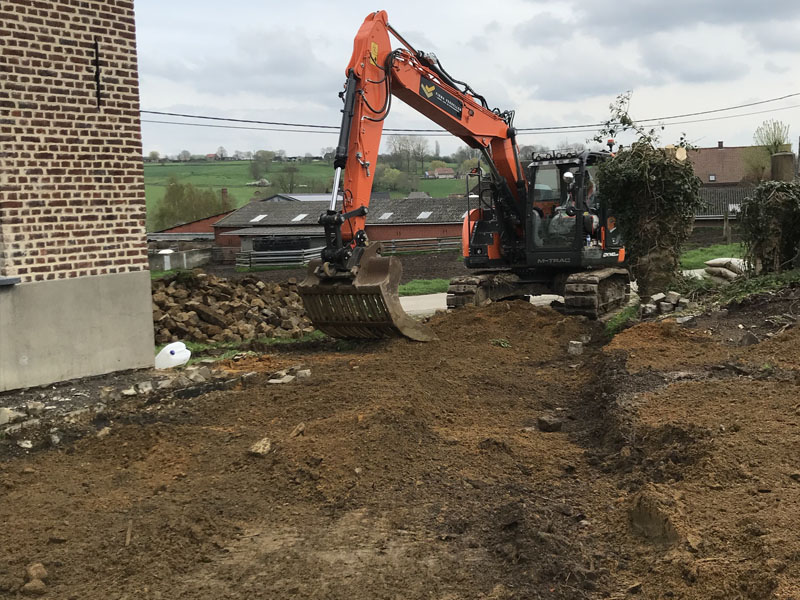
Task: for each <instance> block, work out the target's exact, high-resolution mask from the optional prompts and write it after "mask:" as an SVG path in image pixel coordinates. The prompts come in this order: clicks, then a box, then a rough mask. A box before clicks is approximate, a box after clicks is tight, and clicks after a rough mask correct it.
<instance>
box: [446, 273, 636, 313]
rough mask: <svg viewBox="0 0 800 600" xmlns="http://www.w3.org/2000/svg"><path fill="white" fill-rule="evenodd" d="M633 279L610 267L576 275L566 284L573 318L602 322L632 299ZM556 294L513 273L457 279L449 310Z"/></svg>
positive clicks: (453, 281) (565, 307) (567, 303)
mask: <svg viewBox="0 0 800 600" xmlns="http://www.w3.org/2000/svg"><path fill="white" fill-rule="evenodd" d="M630 292H631V285H630V276H629V274H628V271H627V270H626V269H619V268H607V269H598V270H596V271H582V272H580V273H572V274H571V275H569V277H567V278H566V280H565V281H564V289H563V292H562V294H563V296H564V304H563V307H561V306H560V305H559V310H563V312H564V313H566V314H569V315H584V316H586V317H589V318H590V319H601V318H603V317H604V316H605V315H607V314H608V313H609V312H611V311H614V310H615V309H617V308H619V307H622V306H624V305H625V304H627V302H628V300H629V299H630ZM546 293H554V290H553V289H548V287H547V286H544V285H543V284H541V283H532V282H524V281H522V280H520V278H519V277H517V276H516V275H514V274H512V273H498V274H480V275H468V276H464V277H455V278H453V279H451V280H450V286H449V287H448V289H447V308H460V307H462V306H471V305H475V306H481V305H483V304H485V303H486V302H487V301H489V300H504V299H510V298H522V297H524V296H527V295H536V294H546Z"/></svg>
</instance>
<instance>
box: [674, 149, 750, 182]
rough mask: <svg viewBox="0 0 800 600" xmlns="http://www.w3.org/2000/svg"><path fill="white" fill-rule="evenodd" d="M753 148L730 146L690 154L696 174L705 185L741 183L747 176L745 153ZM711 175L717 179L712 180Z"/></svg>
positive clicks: (698, 150)
mask: <svg viewBox="0 0 800 600" xmlns="http://www.w3.org/2000/svg"><path fill="white" fill-rule="evenodd" d="M751 148H752V146H730V147H723V148H698V149H697V150H692V151H690V152H689V160H691V161H692V166H693V167H694V174H695V175H697V176H698V177H699V178H700V180H701V181H702V182H703V183H704V184H708V183H712V184H713V183H728V184H730V183H740V182H741V181H742V180H743V179H744V178H745V176H746V175H747V167H746V163H745V161H744V156H745V153H746V152H747V151H748V150H750V149H751ZM711 175H713V176H715V179H714V180H713V181H712V180H711V177H710V176H711Z"/></svg>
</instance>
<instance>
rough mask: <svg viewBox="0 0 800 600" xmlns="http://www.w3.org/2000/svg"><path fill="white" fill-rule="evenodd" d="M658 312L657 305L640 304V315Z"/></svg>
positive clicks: (648, 315)
mask: <svg viewBox="0 0 800 600" xmlns="http://www.w3.org/2000/svg"><path fill="white" fill-rule="evenodd" d="M657 312H658V307H657V306H656V305H655V304H643V305H642V316H643V317H652V316H653V315H655V314H656V313H657Z"/></svg>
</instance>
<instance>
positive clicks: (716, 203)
mask: <svg viewBox="0 0 800 600" xmlns="http://www.w3.org/2000/svg"><path fill="white" fill-rule="evenodd" d="M752 194H753V188H752V187H719V188H709V187H704V188H702V189H701V190H700V197H701V198H702V199H703V203H704V205H703V206H702V207H701V208H699V209H698V210H697V212H695V219H700V220H704V219H722V218H724V217H725V214H726V212H727V214H728V218H729V219H731V220H733V219H736V218H737V216H738V214H739V211H740V210H741V206H742V202H743V201H744V199H745V198H747V197H748V196H750V195H752Z"/></svg>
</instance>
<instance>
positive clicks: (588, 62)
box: [519, 54, 651, 102]
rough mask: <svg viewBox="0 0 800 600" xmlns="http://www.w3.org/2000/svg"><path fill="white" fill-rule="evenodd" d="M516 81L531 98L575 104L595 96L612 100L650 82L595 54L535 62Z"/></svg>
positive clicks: (648, 77) (642, 76)
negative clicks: (524, 86) (527, 90)
mask: <svg viewBox="0 0 800 600" xmlns="http://www.w3.org/2000/svg"><path fill="white" fill-rule="evenodd" d="M519 81H520V82H521V83H522V84H523V85H527V88H528V89H529V90H530V93H529V95H530V97H531V98H536V99H540V100H548V101H560V102H576V101H579V100H584V99H586V98H592V97H596V96H605V97H607V98H611V97H614V96H616V95H617V94H620V93H622V92H624V91H626V90H630V89H635V88H637V87H639V86H643V85H648V84H649V83H650V82H651V78H650V76H649V75H648V74H647V73H642V72H638V71H634V70H632V69H629V68H625V67H622V66H620V65H619V64H618V63H617V62H616V61H615V60H614V59H612V58H611V57H608V56H602V55H599V54H594V55H568V56H563V57H561V59H559V60H542V61H537V62H536V63H533V64H532V65H531V67H530V68H529V69H527V70H526V71H525V72H523V73H522V74H520V76H519Z"/></svg>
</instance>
